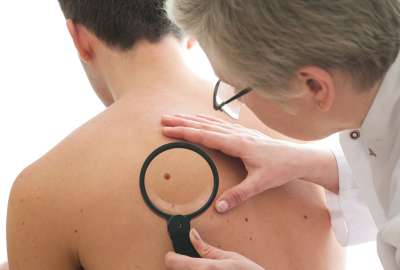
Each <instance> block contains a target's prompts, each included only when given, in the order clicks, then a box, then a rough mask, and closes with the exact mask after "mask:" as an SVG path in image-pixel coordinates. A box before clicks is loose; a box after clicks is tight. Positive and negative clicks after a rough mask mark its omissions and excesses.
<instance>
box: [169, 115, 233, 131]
mask: <svg viewBox="0 0 400 270" xmlns="http://www.w3.org/2000/svg"><path fill="white" fill-rule="evenodd" d="M161 124H162V125H163V126H167V127H188V128H195V129H203V130H208V131H215V132H219V133H224V134H227V133H231V131H230V130H229V129H230V128H229V127H228V126H226V125H223V124H217V123H214V122H211V121H209V120H200V121H199V119H197V118H196V117H194V116H163V117H162V118H161Z"/></svg>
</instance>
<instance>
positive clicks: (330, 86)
mask: <svg viewBox="0 0 400 270" xmlns="http://www.w3.org/2000/svg"><path fill="white" fill-rule="evenodd" d="M297 79H298V80H299V81H300V85H301V88H302V89H305V90H306V91H307V92H308V94H310V96H312V97H313V100H314V102H315V105H316V106H317V107H318V108H319V109H320V110H321V111H323V112H327V111H329V110H330V109H331V108H332V106H333V102H334V99H335V95H336V88H335V83H334V78H333V75H332V74H331V73H329V72H327V71H325V70H324V69H322V68H319V67H315V66H308V67H303V68H301V69H300V70H298V71H297Z"/></svg>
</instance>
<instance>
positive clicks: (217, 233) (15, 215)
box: [7, 22, 343, 270]
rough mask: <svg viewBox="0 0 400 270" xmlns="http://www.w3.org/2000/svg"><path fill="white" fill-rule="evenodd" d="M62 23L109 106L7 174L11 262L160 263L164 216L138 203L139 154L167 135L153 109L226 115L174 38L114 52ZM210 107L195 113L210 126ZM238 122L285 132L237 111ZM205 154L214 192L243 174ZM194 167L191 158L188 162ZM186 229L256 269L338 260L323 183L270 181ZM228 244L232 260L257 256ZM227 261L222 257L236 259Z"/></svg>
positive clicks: (60, 265)
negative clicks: (216, 184)
mask: <svg viewBox="0 0 400 270" xmlns="http://www.w3.org/2000/svg"><path fill="white" fill-rule="evenodd" d="M68 29H69V30H70V33H71V36H72V38H73V40H74V42H75V45H76V47H77V50H78V53H79V55H80V58H81V59H82V61H83V63H84V66H85V69H86V71H87V72H88V73H89V74H88V77H89V78H90V79H91V82H92V85H93V86H94V88H95V90H97V91H98V94H99V96H100V97H102V100H103V102H104V103H105V104H106V105H109V106H108V108H107V109H106V110H105V111H104V112H103V113H101V114H100V115H98V116H96V117H94V118H93V119H92V120H91V121H89V122H88V123H86V124H84V125H83V126H82V127H80V128H79V129H77V130H76V131H74V132H73V133H72V134H71V135H69V136H68V137H67V138H66V139H65V140H64V141H62V142H61V143H60V144H58V145H57V146H56V147H55V148H54V149H52V150H51V151H50V152H49V153H48V154H46V155H45V156H43V157H42V158H40V159H39V160H38V161H37V162H35V163H34V164H32V165H30V166H29V167H28V168H26V169H25V170H24V171H23V172H22V173H21V174H20V176H19V177H18V179H17V180H16V182H15V184H14V186H13V189H12V193H11V197H10V202H9V211H8V223H7V238H8V252H9V263H10V269H12V270H19V269H32V270H35V269H38V270H39V269H40V270H45V269H60V270H63V269H65V270H71V269H81V268H84V269H99V270H101V269H167V267H168V268H169V267H170V266H171V265H170V264H171V263H174V262H175V261H174V259H175V257H174V256H175V254H174V253H168V252H169V251H171V250H172V247H171V241H170V239H169V237H168V234H167V233H166V222H165V221H164V220H162V219H161V218H159V217H157V216H156V215H154V214H153V213H152V212H151V211H150V210H149V209H148V208H147V206H146V205H145V204H144V202H143V200H142V198H141V195H140V191H139V184H138V178H139V170H140V168H141V166H142V164H143V161H144V159H145V158H146V157H147V155H148V154H149V153H150V152H151V151H153V150H154V149H155V148H157V147H159V146H160V145H162V144H164V143H167V142H170V141H171V140H170V139H167V138H166V137H164V136H163V135H162V133H161V130H160V117H161V116H162V115H165V114H173V115H174V114H176V113H185V114H200V113H201V114H203V113H206V114H208V115H209V116H213V117H219V118H222V119H225V120H226V121H228V119H227V118H226V117H224V115H223V114H222V113H219V112H214V111H213V110H212V100H211V98H210V97H211V94H212V88H213V86H212V85H210V84H209V83H208V82H204V81H202V80H200V79H199V78H198V77H197V76H196V75H195V74H193V73H191V72H190V71H188V69H187V67H186V66H185V64H184V61H183V60H182V58H183V57H182V54H183V51H184V50H183V48H182V46H181V44H180V42H179V41H177V40H176V39H174V38H173V37H166V38H165V39H163V40H162V41H161V42H159V43H156V44H150V43H148V42H146V41H141V42H139V43H138V44H137V45H136V46H135V47H134V48H133V49H132V50H130V51H128V52H120V51H117V50H115V49H112V48H109V47H107V46H106V45H104V43H103V42H102V41H100V40H98V39H97V38H96V36H94V35H93V34H91V33H90V32H89V31H87V29H86V28H85V27H83V26H80V25H74V24H73V23H71V22H68ZM207 89H210V90H209V91H208V90H207ZM209 116H207V117H206V116H202V117H200V118H202V119H203V121H205V122H208V123H209V124H212V123H214V122H215V121H216V120H215V118H210V117H209ZM240 124H243V125H246V126H248V127H252V128H257V129H259V130H260V131H262V132H263V133H264V134H268V136H271V137H275V138H280V139H283V138H284V137H283V136H281V135H279V134H278V133H276V132H274V131H272V130H271V129H269V128H266V127H265V126H264V125H263V124H262V123H261V122H259V121H258V120H257V119H256V117H255V116H254V115H253V114H252V113H251V112H250V111H249V110H246V109H245V110H244V113H243V115H242V119H241V121H240ZM238 127H239V126H238ZM207 152H208V153H209V155H210V156H211V157H212V159H213V160H214V162H215V163H216V166H217V168H218V171H219V174H220V181H221V185H220V194H222V193H223V192H224V191H225V190H228V189H230V188H232V187H234V186H235V185H237V184H239V183H240V181H241V180H242V178H243V177H244V176H245V175H246V170H245V168H244V167H243V164H242V163H241V162H240V160H238V159H234V158H229V157H227V156H226V155H223V154H222V153H220V152H217V151H213V150H207ZM184 161H185V160H182V161H181V162H182V163H183V162H184ZM179 166H180V164H179V163H176V162H170V163H168V162H167V163H165V168H164V169H165V170H166V172H167V173H171V170H172V168H177V167H178V168H179ZM197 166H198V165H197V164H196V163H188V164H185V169H188V170H189V171H194V170H195V168H196V167H197ZM205 175H206V172H204V171H198V172H197V173H196V174H195V175H194V177H193V178H194V179H197V181H199V182H200V181H205V178H206V177H205ZM171 176H172V179H174V174H173V173H171ZM160 185H164V183H163V182H160ZM176 196H178V194H176ZM192 226H193V227H194V228H196V229H197V230H198V232H199V233H201V234H202V235H203V236H204V239H205V240H207V241H210V242H211V243H212V244H213V245H215V246H219V247H220V248H222V249H224V250H233V251H235V252H237V253H240V254H242V255H243V256H246V257H248V258H250V259H251V260H252V261H255V262H257V264H258V265H260V266H262V267H266V268H270V269H321V270H322V269H324V270H326V269H332V270H333V269H335V270H336V269H343V260H342V258H343V256H342V255H343V254H342V252H343V250H342V249H341V248H340V247H339V246H338V243H337V242H336V240H335V238H334V235H333V233H332V231H331V227H330V223H329V215H328V212H327V210H326V207H325V202H324V195H323V191H322V190H321V189H320V188H318V187H316V186H315V185H312V184H310V183H305V182H303V181H295V182H293V183H291V184H289V185H286V186H283V187H281V188H278V189H274V190H270V191H268V192H266V193H265V194H264V195H261V196H259V197H258V198H256V199H254V200H252V201H250V202H248V203H246V204H244V205H242V206H241V207H239V208H238V209H237V210H236V211H232V212H231V213H228V214H226V215H223V216H221V215H219V214H218V213H217V212H216V211H215V209H214V208H210V209H209V210H208V211H207V212H206V213H205V214H204V215H202V216H201V217H199V218H197V219H195V220H193V221H192ZM193 234H194V232H192V234H191V235H192V239H194V238H193ZM193 243H194V245H195V246H196V247H197V249H199V251H200V254H201V255H203V256H211V257H213V256H214V258H217V257H218V258H220V257H219V256H220V255H221V256H224V255H226V253H225V252H219V253H218V252H215V251H216V250H215V249H210V248H209V246H208V245H207V244H205V243H204V242H202V241H201V240H197V241H196V240H194V241H193ZM167 253H168V254H167ZM237 253H234V254H235V258H236V259H237V260H240V264H235V265H236V266H237V265H239V266H243V263H244V264H245V265H246V267H247V266H251V267H252V266H255V265H257V264H256V263H253V262H251V261H250V260H249V259H245V258H244V257H242V255H238V254H237ZM165 254H167V256H165ZM229 254H231V255H233V253H229ZM183 260H185V258H183ZM226 260H227V263H228V264H227V265H229V266H231V265H232V264H231V263H232V260H233V259H230V258H227V259H226ZM209 261H210V260H208V261H207V262H209ZM179 262H181V260H179ZM179 262H178V263H179ZM166 265H167V266H166ZM224 265H225V264H224ZM181 266H182V264H181ZM183 266H184V264H183ZM260 266H258V267H260ZM232 269H234V268H232ZM236 269H238V268H236ZM240 269H243V268H240Z"/></svg>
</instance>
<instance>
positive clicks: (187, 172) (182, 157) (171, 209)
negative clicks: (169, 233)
mask: <svg viewBox="0 0 400 270" xmlns="http://www.w3.org/2000/svg"><path fill="white" fill-rule="evenodd" d="M144 183H145V188H146V192H147V195H148V197H149V199H150V201H151V202H152V203H153V204H154V206H155V207H156V208H158V209H159V210H161V211H162V212H164V213H166V214H168V215H189V214H192V213H194V212H196V211H197V210H199V209H200V208H201V207H202V206H203V205H205V204H206V203H207V201H208V200H209V198H210V196H211V194H212V193H213V187H214V177H213V173H212V170H211V168H210V165H209V164H208V163H207V161H206V160H205V159H204V158H203V157H202V156H200V155H199V154H197V153H196V152H194V151H191V150H188V149H183V148H175V149H170V150H168V151H165V152H162V153H161V154H159V155H158V156H156V157H155V158H154V159H153V160H152V161H151V163H150V164H149V167H148V168H147V171H146V175H145V179H144Z"/></svg>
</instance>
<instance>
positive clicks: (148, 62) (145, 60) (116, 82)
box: [102, 37, 197, 101]
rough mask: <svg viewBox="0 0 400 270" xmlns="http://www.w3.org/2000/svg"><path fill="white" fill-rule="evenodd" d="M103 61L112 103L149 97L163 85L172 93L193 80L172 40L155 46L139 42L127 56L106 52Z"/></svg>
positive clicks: (126, 53)
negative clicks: (130, 98) (132, 96)
mask: <svg viewBox="0 0 400 270" xmlns="http://www.w3.org/2000/svg"><path fill="white" fill-rule="evenodd" d="M103 61H104V62H105V63H103V66H104V68H103V71H102V72H103V76H104V78H105V80H106V83H107V85H108V87H109V89H110V92H111V93H112V95H113V98H114V101H118V100H120V99H121V98H123V97H125V96H127V95H137V96H148V95H152V94H155V92H154V91H162V90H163V89H165V86H166V85H168V86H169V87H168V89H174V87H173V86H179V85H182V84H184V83H188V82H190V81H193V80H196V79H197V76H195V75H194V73H193V72H191V71H190V69H189V68H188V66H187V64H186V63H185V60H184V49H183V48H182V45H181V44H180V42H179V41H178V40H177V39H175V38H173V37H167V38H165V39H164V40H162V41H160V42H158V43H150V42H147V41H141V42H139V43H138V44H137V45H136V46H135V47H134V48H133V49H132V50H130V51H128V52H122V53H121V52H116V51H110V53H108V54H107V59H103ZM176 88H177V89H179V87H176ZM152 90H154V91H152Z"/></svg>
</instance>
